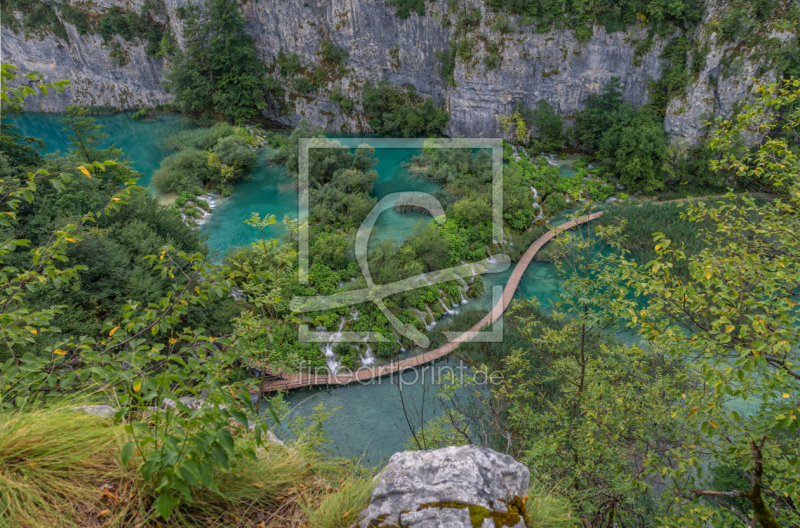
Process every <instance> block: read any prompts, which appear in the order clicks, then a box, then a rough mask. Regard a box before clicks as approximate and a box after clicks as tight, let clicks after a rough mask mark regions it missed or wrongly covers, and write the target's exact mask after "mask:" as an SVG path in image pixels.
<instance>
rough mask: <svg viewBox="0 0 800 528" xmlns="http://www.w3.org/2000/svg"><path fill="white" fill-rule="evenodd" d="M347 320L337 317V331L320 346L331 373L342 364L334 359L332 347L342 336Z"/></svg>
mask: <svg viewBox="0 0 800 528" xmlns="http://www.w3.org/2000/svg"><path fill="white" fill-rule="evenodd" d="M346 322H347V320H346V319H345V318H344V316H342V317H341V318H340V319H339V331H338V332H336V333H335V334H333V335H332V336H331V337H330V338H329V339H328V342H327V343H325V345H324V346H323V347H322V351H323V352H324V353H325V358H326V362H327V363H328V370H330V372H331V374H336V373H337V372H338V371H339V367H341V366H342V362H341V361H337V360H336V354H334V353H333V347H335V346H336V344H337V343H338V342H339V340H340V339H341V338H342V330H344V324H345V323H346Z"/></svg>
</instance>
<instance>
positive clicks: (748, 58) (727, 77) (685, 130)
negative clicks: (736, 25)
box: [664, 3, 797, 144]
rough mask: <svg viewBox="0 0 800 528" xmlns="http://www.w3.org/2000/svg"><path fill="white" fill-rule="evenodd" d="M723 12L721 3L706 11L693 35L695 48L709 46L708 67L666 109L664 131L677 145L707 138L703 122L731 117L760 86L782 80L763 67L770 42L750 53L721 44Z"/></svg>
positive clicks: (781, 35)
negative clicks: (718, 24)
mask: <svg viewBox="0 0 800 528" xmlns="http://www.w3.org/2000/svg"><path fill="white" fill-rule="evenodd" d="M723 11H724V6H723V5H720V4H719V3H711V4H710V5H709V7H708V8H707V10H706V12H705V14H704V15H703V22H702V23H701V24H700V25H699V26H698V28H697V30H696V31H695V35H694V41H695V44H696V45H702V44H703V43H705V44H707V45H708V46H709V50H710V51H709V53H708V54H707V55H706V64H705V67H704V68H703V70H702V71H701V72H700V73H699V74H698V75H697V78H696V79H695V80H694V81H693V82H692V83H691V84H690V85H689V86H688V87H687V89H686V97H676V98H673V99H672V100H671V101H670V102H669V104H668V106H667V114H666V117H665V118H664V130H665V131H666V132H668V133H670V135H671V136H672V137H673V139H674V140H675V141H678V142H683V143H685V144H692V143H695V142H696V141H697V140H698V139H699V138H700V137H702V136H703V135H704V132H705V128H706V127H705V126H704V125H703V122H704V121H707V120H712V119H713V117H714V116H715V115H721V116H725V117H728V116H730V115H731V114H732V113H733V112H734V109H735V107H736V105H737V104H740V105H741V104H745V103H746V101H747V100H748V99H749V98H750V97H751V96H752V95H754V88H755V85H756V84H757V83H765V84H766V83H773V82H777V81H778V80H779V79H778V72H776V71H775V70H774V69H772V68H769V66H766V68H765V67H764V66H765V65H764V62H763V59H762V55H761V54H762V53H763V52H764V51H765V49H764V48H765V46H766V40H768V39H765V40H764V41H763V42H762V43H761V44H760V45H758V46H756V47H755V48H750V49H742V46H741V45H740V44H741V42H740V41H736V42H727V43H725V42H722V38H721V36H720V35H719V33H718V32H717V30H716V27H715V21H716V20H717V19H719V17H720V16H722V13H723ZM769 38H774V39H776V40H779V41H781V42H788V41H791V40H794V39H796V38H797V35H796V33H794V34H793V33H789V32H772V33H771V34H770V35H769ZM764 70H766V71H764ZM756 78H757V79H758V81H757V82H756V81H755V79H756Z"/></svg>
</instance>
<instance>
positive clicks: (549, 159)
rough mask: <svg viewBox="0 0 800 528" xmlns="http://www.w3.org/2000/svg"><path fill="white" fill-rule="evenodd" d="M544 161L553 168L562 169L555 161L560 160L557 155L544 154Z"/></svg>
mask: <svg viewBox="0 0 800 528" xmlns="http://www.w3.org/2000/svg"><path fill="white" fill-rule="evenodd" d="M543 156H544V159H546V160H547V163H549V164H550V165H552V166H553V167H559V168H560V167H561V165H559V164H558V163H557V162H556V161H555V160H556V159H558V158H557V157H556V155H555V154H543Z"/></svg>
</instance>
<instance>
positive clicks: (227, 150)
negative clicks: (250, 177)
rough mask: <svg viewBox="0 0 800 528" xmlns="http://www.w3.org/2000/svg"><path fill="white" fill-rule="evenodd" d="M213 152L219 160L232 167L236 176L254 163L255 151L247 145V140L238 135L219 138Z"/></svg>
mask: <svg viewBox="0 0 800 528" xmlns="http://www.w3.org/2000/svg"><path fill="white" fill-rule="evenodd" d="M214 154H216V155H217V157H218V158H219V161H220V162H221V163H223V164H225V165H227V166H229V167H233V168H234V172H235V173H236V176H237V178H236V179H240V178H241V176H242V175H244V173H245V172H246V171H248V170H250V169H252V168H253V167H255V165H256V153H255V152H253V150H252V149H251V148H250V147H249V145H248V144H247V141H245V140H244V139H242V138H240V137H238V136H228V137H224V138H222V139H220V140H219V141H218V142H217V144H216V145H215V146H214Z"/></svg>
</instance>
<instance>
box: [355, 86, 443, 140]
mask: <svg viewBox="0 0 800 528" xmlns="http://www.w3.org/2000/svg"><path fill="white" fill-rule="evenodd" d="M361 102H362V105H363V107H364V113H365V114H367V115H368V116H369V126H370V128H372V129H373V130H374V131H375V132H376V133H378V134H387V135H388V134H401V135H403V136H406V137H410V136H414V135H417V134H441V132H442V130H444V127H446V126H447V122H448V121H449V119H450V115H449V114H448V113H447V111H446V110H445V109H443V108H436V107H434V105H433V101H432V100H431V99H430V98H424V97H422V96H420V95H418V94H417V92H416V90H415V89H414V87H413V86H408V87H400V86H394V85H392V84H390V83H389V82H388V81H380V82H379V83H377V84H374V83H373V82H372V81H368V82H367V83H366V84H365V85H364V89H363V91H362V101H361Z"/></svg>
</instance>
